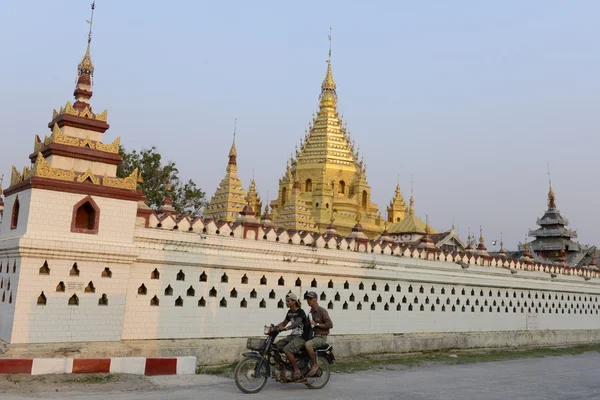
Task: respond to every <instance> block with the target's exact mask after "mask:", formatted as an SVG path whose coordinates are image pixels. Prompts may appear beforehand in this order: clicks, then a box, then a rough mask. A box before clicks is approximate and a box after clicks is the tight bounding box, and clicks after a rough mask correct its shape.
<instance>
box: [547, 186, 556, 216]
mask: <svg viewBox="0 0 600 400" xmlns="http://www.w3.org/2000/svg"><path fill="white" fill-rule="evenodd" d="M548 209H549V210H556V197H555V196H554V191H553V190H552V184H550V189H549V190H548Z"/></svg>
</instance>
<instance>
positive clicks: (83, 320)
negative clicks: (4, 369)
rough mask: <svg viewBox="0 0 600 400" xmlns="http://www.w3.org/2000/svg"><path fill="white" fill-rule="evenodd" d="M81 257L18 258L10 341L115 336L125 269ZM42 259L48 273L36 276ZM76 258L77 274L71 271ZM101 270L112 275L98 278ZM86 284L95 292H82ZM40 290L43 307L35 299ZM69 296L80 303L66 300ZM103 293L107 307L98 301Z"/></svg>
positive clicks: (119, 325)
mask: <svg viewBox="0 0 600 400" xmlns="http://www.w3.org/2000/svg"><path fill="white" fill-rule="evenodd" d="M82 258H83V257H82ZM82 258H79V259H78V258H71V259H62V258H54V259H50V258H49V259H44V258H34V257H31V258H25V259H22V260H21V269H20V274H19V283H20V284H19V291H18V298H17V304H16V311H15V326H14V328H13V334H12V340H11V342H12V343H47V342H78V341H118V340H120V338H121V331H122V321H123V318H122V317H123V310H124V307H125V297H126V293H125V292H126V282H127V279H128V276H129V268H128V266H127V265H123V264H118V263H111V262H97V261H96V262H92V261H86V260H85V259H82ZM45 261H47V262H48V266H49V268H50V273H49V274H48V275H43V274H40V267H42V265H43V264H44V262H45ZM75 262H77V267H78V269H79V276H76V275H70V271H71V269H72V268H73V264H74V263H75ZM105 268H109V269H110V271H111V272H112V277H110V278H109V277H102V272H103V271H104V270H105ZM60 282H63V283H64V285H65V291H64V292H59V291H57V286H58V285H59V283H60ZM90 282H92V283H93V286H94V288H95V292H93V293H89V292H88V293H86V292H85V288H86V287H87V286H88V285H89V283H90ZM42 291H43V292H44V294H45V296H46V298H47V300H46V305H40V304H38V302H37V300H38V297H39V296H40V295H41V293H42ZM74 294H75V295H76V296H77V297H78V298H79V305H69V304H68V303H69V298H71V296H73V295H74ZM102 294H106V295H107V298H108V305H106V306H105V305H99V303H98V300H99V299H100V298H101V296H102Z"/></svg>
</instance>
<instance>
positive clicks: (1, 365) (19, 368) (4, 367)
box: [0, 359, 33, 374]
mask: <svg viewBox="0 0 600 400" xmlns="http://www.w3.org/2000/svg"><path fill="white" fill-rule="evenodd" d="M32 365H33V360H19V359H4V360H0V374H31V366H32Z"/></svg>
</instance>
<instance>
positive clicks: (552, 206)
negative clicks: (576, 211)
mask: <svg viewBox="0 0 600 400" xmlns="http://www.w3.org/2000/svg"><path fill="white" fill-rule="evenodd" d="M546 165H547V166H548V187H549V189H548V208H549V209H550V210H555V209H556V197H555V196H554V191H553V190H552V179H551V177H550V163H546Z"/></svg>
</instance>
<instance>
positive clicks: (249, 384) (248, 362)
mask: <svg viewBox="0 0 600 400" xmlns="http://www.w3.org/2000/svg"><path fill="white" fill-rule="evenodd" d="M261 362H262V360H261V359H258V358H252V357H246V358H244V359H243V360H241V361H240V362H239V363H238V365H237V366H236V367H235V373H234V374H235V384H236V385H237V387H238V389H240V390H241V391H242V392H244V393H258V392H260V391H261V390H262V388H264V387H265V385H266V383H267V379H268V378H269V377H268V376H267V368H266V366H265V365H264V363H263V365H262V366H261V367H260V370H259V373H258V374H257V373H256V368H257V365H258V363H261Z"/></svg>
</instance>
